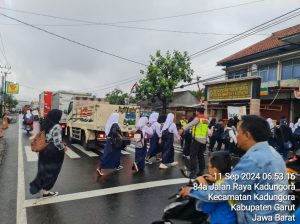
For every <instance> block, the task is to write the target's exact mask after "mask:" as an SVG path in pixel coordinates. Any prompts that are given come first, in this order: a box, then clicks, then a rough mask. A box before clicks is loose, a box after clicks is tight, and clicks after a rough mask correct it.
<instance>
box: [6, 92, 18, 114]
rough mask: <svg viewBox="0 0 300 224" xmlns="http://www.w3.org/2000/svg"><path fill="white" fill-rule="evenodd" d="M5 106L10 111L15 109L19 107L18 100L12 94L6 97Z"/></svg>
mask: <svg viewBox="0 0 300 224" xmlns="http://www.w3.org/2000/svg"><path fill="white" fill-rule="evenodd" d="M4 101H5V106H6V108H7V109H8V110H11V109H13V108H15V107H16V106H17V105H18V100H17V99H16V98H15V97H14V96H13V95H10V94H5V95H4Z"/></svg>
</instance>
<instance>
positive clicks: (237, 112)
mask: <svg viewBox="0 0 300 224" xmlns="http://www.w3.org/2000/svg"><path fill="white" fill-rule="evenodd" d="M227 111H228V119H230V118H234V117H238V119H240V120H241V119H242V116H243V115H246V114H247V112H246V106H242V107H232V106H228V107H227Z"/></svg>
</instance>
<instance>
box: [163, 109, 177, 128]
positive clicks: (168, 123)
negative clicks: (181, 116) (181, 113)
mask: <svg viewBox="0 0 300 224" xmlns="http://www.w3.org/2000/svg"><path fill="white" fill-rule="evenodd" d="M173 122H174V114H172V113H169V114H168V116H167V119H166V122H165V123H164V126H163V128H162V131H164V130H167V129H168V128H169V127H170V126H171V124H172V123H173Z"/></svg>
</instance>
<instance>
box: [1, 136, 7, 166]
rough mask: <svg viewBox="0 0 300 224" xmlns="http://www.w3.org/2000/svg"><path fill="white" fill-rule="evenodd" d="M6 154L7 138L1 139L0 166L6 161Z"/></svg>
mask: <svg viewBox="0 0 300 224" xmlns="http://www.w3.org/2000/svg"><path fill="white" fill-rule="evenodd" d="M5 154H6V142H5V139H0V166H1V165H2V163H3V161H4V157H5Z"/></svg>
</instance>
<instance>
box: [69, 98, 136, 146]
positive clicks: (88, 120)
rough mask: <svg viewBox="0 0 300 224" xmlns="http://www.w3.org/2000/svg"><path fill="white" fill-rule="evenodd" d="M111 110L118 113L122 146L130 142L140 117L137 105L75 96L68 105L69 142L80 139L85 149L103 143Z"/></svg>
mask: <svg viewBox="0 0 300 224" xmlns="http://www.w3.org/2000/svg"><path fill="white" fill-rule="evenodd" d="M113 112H118V113H119V114H120V119H119V125H120V128H121V131H122V135H123V147H124V148H125V147H126V146H127V145H129V144H130V140H131V138H133V136H134V133H135V131H136V124H137V122H138V119H139V118H140V107H139V106H127V105H111V104H109V103H108V102H107V101H105V100H104V99H92V98H79V97H76V98H74V99H73V101H72V102H71V103H70V105H69V109H68V111H66V113H67V114H68V116H67V129H66V131H67V136H68V140H69V142H72V141H74V140H77V141H80V142H81V144H82V146H83V147H84V148H85V149H87V150H88V149H89V148H91V146H95V145H103V143H105V140H106V135H105V124H106V122H107V120H108V118H109V116H110V115H111V114H112V113H113Z"/></svg>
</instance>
